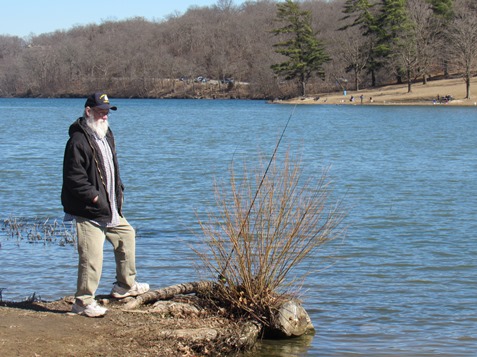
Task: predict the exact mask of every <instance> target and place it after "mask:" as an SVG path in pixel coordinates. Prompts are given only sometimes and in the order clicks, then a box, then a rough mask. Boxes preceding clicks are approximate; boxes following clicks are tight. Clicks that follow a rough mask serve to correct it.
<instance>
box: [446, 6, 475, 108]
mask: <svg viewBox="0 0 477 357" xmlns="http://www.w3.org/2000/svg"><path fill="white" fill-rule="evenodd" d="M448 45H449V51H450V52H449V53H450V56H451V58H452V59H453V60H454V61H455V62H456V64H457V65H458V66H459V67H460V68H461V69H462V70H463V77H464V80H465V85H466V97H465V98H466V99H470V80H471V78H472V71H473V70H475V67H476V63H477V8H476V7H475V4H472V2H470V1H466V0H461V1H456V6H455V8H454V19H453V20H452V22H451V23H450V26H449V32H448Z"/></svg>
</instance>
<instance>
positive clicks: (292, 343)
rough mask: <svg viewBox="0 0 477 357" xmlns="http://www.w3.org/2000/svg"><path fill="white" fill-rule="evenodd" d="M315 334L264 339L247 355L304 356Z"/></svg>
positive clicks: (269, 356)
mask: <svg viewBox="0 0 477 357" xmlns="http://www.w3.org/2000/svg"><path fill="white" fill-rule="evenodd" d="M313 338H314V336H313V335H312V334H311V335H305V336H301V337H298V338H290V339H286V340H262V341H260V342H259V343H258V344H257V346H256V347H255V348H254V350H253V351H251V352H249V353H245V354H244V356H246V357H255V356H261V357H296V356H304V355H306V354H307V351H308V350H309V349H310V347H311V343H312V341H313Z"/></svg>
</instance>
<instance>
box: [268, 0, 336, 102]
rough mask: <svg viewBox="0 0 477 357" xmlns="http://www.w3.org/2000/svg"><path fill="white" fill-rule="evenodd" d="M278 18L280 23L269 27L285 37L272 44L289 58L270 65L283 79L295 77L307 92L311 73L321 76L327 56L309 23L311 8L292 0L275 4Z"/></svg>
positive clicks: (278, 51)
mask: <svg viewBox="0 0 477 357" xmlns="http://www.w3.org/2000/svg"><path fill="white" fill-rule="evenodd" d="M277 20H278V21H279V22H281V23H283V26H282V27H280V28H278V29H275V30H273V31H272V33H274V34H275V35H283V36H284V37H285V40H283V41H281V42H279V43H276V44H274V45H273V46H274V47H275V48H276V49H275V52H277V53H279V54H281V55H284V56H286V57H288V60H286V61H284V62H282V63H278V64H274V65H272V66H271V68H272V70H273V71H274V72H275V74H276V75H279V76H284V78H285V79H286V80H298V82H299V84H300V94H301V95H302V96H304V95H305V94H306V84H307V82H308V81H309V79H310V78H311V77H312V76H313V74H317V75H318V76H319V77H320V78H322V79H323V78H324V75H325V72H324V69H323V65H324V64H325V63H326V62H327V61H329V60H330V58H329V57H328V55H327V54H326V52H325V48H324V45H323V44H322V43H321V42H320V41H319V40H318V39H317V38H316V34H315V33H314V31H313V29H312V27H311V12H309V11H302V10H300V8H299V6H298V5H297V4H296V3H294V2H293V1H292V0H286V1H285V2H284V3H279V4H277Z"/></svg>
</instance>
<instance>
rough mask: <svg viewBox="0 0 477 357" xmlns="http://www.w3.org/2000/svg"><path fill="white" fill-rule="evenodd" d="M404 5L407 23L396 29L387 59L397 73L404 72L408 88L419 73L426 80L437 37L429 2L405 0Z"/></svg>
mask: <svg viewBox="0 0 477 357" xmlns="http://www.w3.org/2000/svg"><path fill="white" fill-rule="evenodd" d="M406 9H407V19H408V22H409V25H408V26H405V27H403V28H402V29H401V30H400V31H399V32H397V33H396V35H397V36H396V37H397V39H396V40H395V41H394V42H393V43H392V46H391V54H390V59H391V61H392V65H393V68H396V70H397V74H398V75H399V74H400V73H404V75H405V78H406V81H407V87H408V92H411V86H412V82H413V81H414V80H415V79H417V78H418V77H419V76H423V78H424V82H425V77H426V74H427V73H428V71H429V68H430V64H431V60H432V58H433V57H434V55H435V53H436V50H435V49H436V43H437V42H438V41H437V39H436V28H435V20H436V19H435V17H434V16H433V13H432V9H431V6H430V4H428V3H427V2H425V1H424V0H408V2H407V5H406Z"/></svg>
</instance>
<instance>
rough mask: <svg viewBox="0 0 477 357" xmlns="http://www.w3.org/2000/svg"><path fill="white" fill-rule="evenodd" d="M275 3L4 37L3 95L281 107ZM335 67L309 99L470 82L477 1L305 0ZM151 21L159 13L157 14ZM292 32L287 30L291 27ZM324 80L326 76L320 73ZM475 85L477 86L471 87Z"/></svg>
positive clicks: (224, 4) (285, 83)
mask: <svg viewBox="0 0 477 357" xmlns="http://www.w3.org/2000/svg"><path fill="white" fill-rule="evenodd" d="M277 3H278V2H277V1H272V0H260V1H247V2H245V3H244V4H242V5H235V4H234V2H233V1H232V0H218V1H217V3H216V5H214V6H210V7H191V8H189V10H188V11H187V12H186V13H184V14H182V15H171V16H169V17H168V18H167V19H166V20H164V21H161V22H152V21H147V20H145V19H144V18H131V19H127V20H124V21H105V22H103V23H101V24H90V25H86V26H76V27H73V28H71V29H69V30H67V31H56V32H53V33H46V34H41V35H38V36H32V37H30V38H25V39H22V38H19V37H16V36H0V96H2V97H11V96H33V97H38V96H39V97H64V96H85V95H86V94H87V93H90V92H92V91H94V90H98V89H101V90H105V91H107V92H108V93H110V96H113V97H141V98H157V97H166V98H167V97H177V98H197V97H225V98H229V97H233V98H276V97H279V98H284V97H290V96H295V95H297V93H299V90H298V85H297V82H296V81H294V80H285V79H284V78H282V77H280V76H278V75H276V74H275V73H274V71H273V70H272V69H271V66H272V65H274V64H277V63H280V62H283V59H284V56H283V55H281V54H278V53H276V52H275V48H274V44H276V43H277V42H279V40H281V39H280V38H279V36H277V35H275V34H274V33H273V30H274V29H277V28H278V27H280V26H281V25H280V24H279V23H278V21H277ZM295 3H297V4H299V6H300V9H302V10H304V11H309V12H310V14H311V19H312V20H311V21H312V23H311V25H312V28H313V30H314V32H315V34H316V37H317V39H318V40H319V41H320V42H321V43H322V44H323V45H324V50H325V51H326V55H327V56H328V57H329V59H330V60H329V61H328V62H326V63H325V64H324V66H323V69H324V76H323V75H322V76H321V77H322V78H320V76H313V77H312V78H311V79H310V80H309V81H308V83H307V87H308V90H307V92H308V93H319V92H326V91H336V90H343V89H348V90H356V89H360V88H366V87H370V86H379V85H382V84H390V83H396V82H408V83H409V89H410V90H411V85H412V83H413V82H415V81H416V80H427V79H429V78H430V79H432V78H433V77H435V76H441V77H442V76H449V75H450V74H452V75H463V77H464V79H468V78H470V77H471V76H472V75H473V73H474V70H475V61H476V60H477V8H476V7H477V6H476V4H475V1H473V0H329V1H326V0H315V1H311V0H305V1H295ZM151 15H154V14H151ZM282 25H283V24H282ZM322 74H323V73H322ZM469 83H470V82H469Z"/></svg>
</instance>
